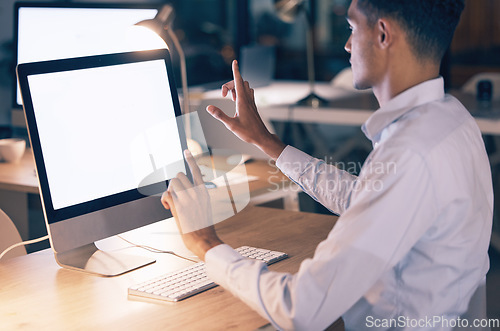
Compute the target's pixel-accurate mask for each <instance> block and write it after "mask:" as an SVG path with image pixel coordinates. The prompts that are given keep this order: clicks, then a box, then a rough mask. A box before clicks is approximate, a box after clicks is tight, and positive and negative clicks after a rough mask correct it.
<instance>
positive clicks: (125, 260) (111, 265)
mask: <svg viewBox="0 0 500 331" xmlns="http://www.w3.org/2000/svg"><path fill="white" fill-rule="evenodd" d="M54 254H55V258H56V261H57V264H59V265H60V266H61V267H63V268H67V269H72V270H79V271H83V272H87V273H91V274H95V275H99V276H103V277H113V276H119V275H122V274H124V273H126V272H129V271H132V270H135V269H138V268H141V267H144V266H146V265H149V264H152V263H155V262H156V260H154V259H151V258H148V257H144V256H135V255H128V254H123V253H117V252H105V251H102V250H100V249H98V248H97V247H96V245H95V244H94V243H92V244H88V245H85V246H81V247H78V248H75V249H72V250H69V251H65V252H60V253H57V252H56V253H54Z"/></svg>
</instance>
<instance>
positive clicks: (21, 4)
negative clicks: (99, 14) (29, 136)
mask: <svg viewBox="0 0 500 331" xmlns="http://www.w3.org/2000/svg"><path fill="white" fill-rule="evenodd" d="M162 5H163V4H162V3H161V2H152V3H144V2H33V1H18V2H16V3H15V4H14V27H13V31H14V34H13V37H14V39H13V41H14V54H13V55H14V65H15V66H16V67H17V65H18V64H19V63H18V53H19V52H18V48H19V45H18V38H19V9H20V8H69V9H78V8H82V9H93V8H95V9H154V10H157V11H158V10H159V8H161V6H162ZM12 79H13V85H12V86H13V88H12V94H11V98H12V99H11V102H12V108H18V109H21V108H22V107H23V105H21V104H19V103H18V102H17V96H18V94H17V93H18V89H17V78H16V75H12Z"/></svg>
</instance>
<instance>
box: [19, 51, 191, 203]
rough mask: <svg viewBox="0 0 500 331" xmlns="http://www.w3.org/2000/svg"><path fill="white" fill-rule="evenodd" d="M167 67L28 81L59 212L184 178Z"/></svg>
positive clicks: (136, 66) (141, 65)
mask: <svg viewBox="0 0 500 331" xmlns="http://www.w3.org/2000/svg"><path fill="white" fill-rule="evenodd" d="M167 77H168V76H167V72H166V67H165V62H164V61H163V60H154V61H146V62H138V63H128V64H121V65H114V66H106V67H100V68H89V69H80V70H72V71H63V72H55V73H44V74H38V75H32V76H29V77H28V83H29V86H30V90H31V99H32V102H33V107H34V112H35V118H36V122H37V127H38V133H39V137H40V145H41V150H42V153H43V158H44V163H45V169H46V174H47V180H48V183H49V188H50V195H51V198H52V203H53V207H54V209H55V210H57V209H61V208H64V207H68V206H72V205H75V204H79V203H84V202H88V201H91V200H94V199H98V198H102V197H106V196H110V195H113V194H117V193H120V192H125V191H128V190H132V189H137V188H138V187H139V186H140V185H141V182H143V180H144V178H146V177H147V176H148V175H149V174H151V173H153V172H155V171H156V170H157V169H160V168H161V169H166V170H165V171H166V173H165V177H166V178H165V179H170V178H172V177H175V175H176V174H177V173H179V172H184V173H185V166H184V163H183V162H182V160H183V156H182V147H181V143H180V140H179V131H178V129H177V122H176V116H175V112H174V105H173V101H172V97H171V95H170V93H168V91H170V86H169V82H168V79H167Z"/></svg>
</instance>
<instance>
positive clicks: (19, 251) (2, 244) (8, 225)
mask: <svg viewBox="0 0 500 331" xmlns="http://www.w3.org/2000/svg"><path fill="white" fill-rule="evenodd" d="M21 241H22V240H21V236H20V235H19V232H18V231H17V228H16V226H15V225H14V223H13V222H12V220H11V219H10V217H9V216H8V215H7V214H6V213H4V211H3V210H1V209H0V253H2V252H3V251H4V250H5V249H6V248H8V247H10V246H11V245H13V244H16V243H18V242H21ZM22 255H26V248H24V246H19V247H16V248H14V249H12V250H11V251H9V252H8V253H7V254H5V256H4V257H3V258H2V260H4V259H8V258H11V257H17V256H22Z"/></svg>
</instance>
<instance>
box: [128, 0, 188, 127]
mask: <svg viewBox="0 0 500 331" xmlns="http://www.w3.org/2000/svg"><path fill="white" fill-rule="evenodd" d="M174 18H175V14H174V8H173V7H172V6H171V5H164V6H163V7H161V9H160V10H159V11H158V13H157V14H156V16H155V17H154V18H152V19H149V20H144V21H141V22H139V23H136V25H137V26H143V27H146V28H148V29H150V30H152V31H153V32H155V33H156V34H158V35H159V36H160V37H161V38H162V39H163V40H165V43H167V40H166V36H165V33H167V34H168V36H169V37H170V39H171V40H172V42H173V44H174V46H175V48H176V49H177V53H178V54H179V59H180V64H181V80H182V95H183V105H182V112H183V114H184V115H187V114H189V92H188V87H187V74H186V57H185V55H184V51H183V50H182V47H181V44H180V43H179V39H177V36H176V35H175V33H174V31H173V29H172V22H173V20H174ZM186 118H187V119H188V118H189V116H186ZM188 127H189V126H188Z"/></svg>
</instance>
